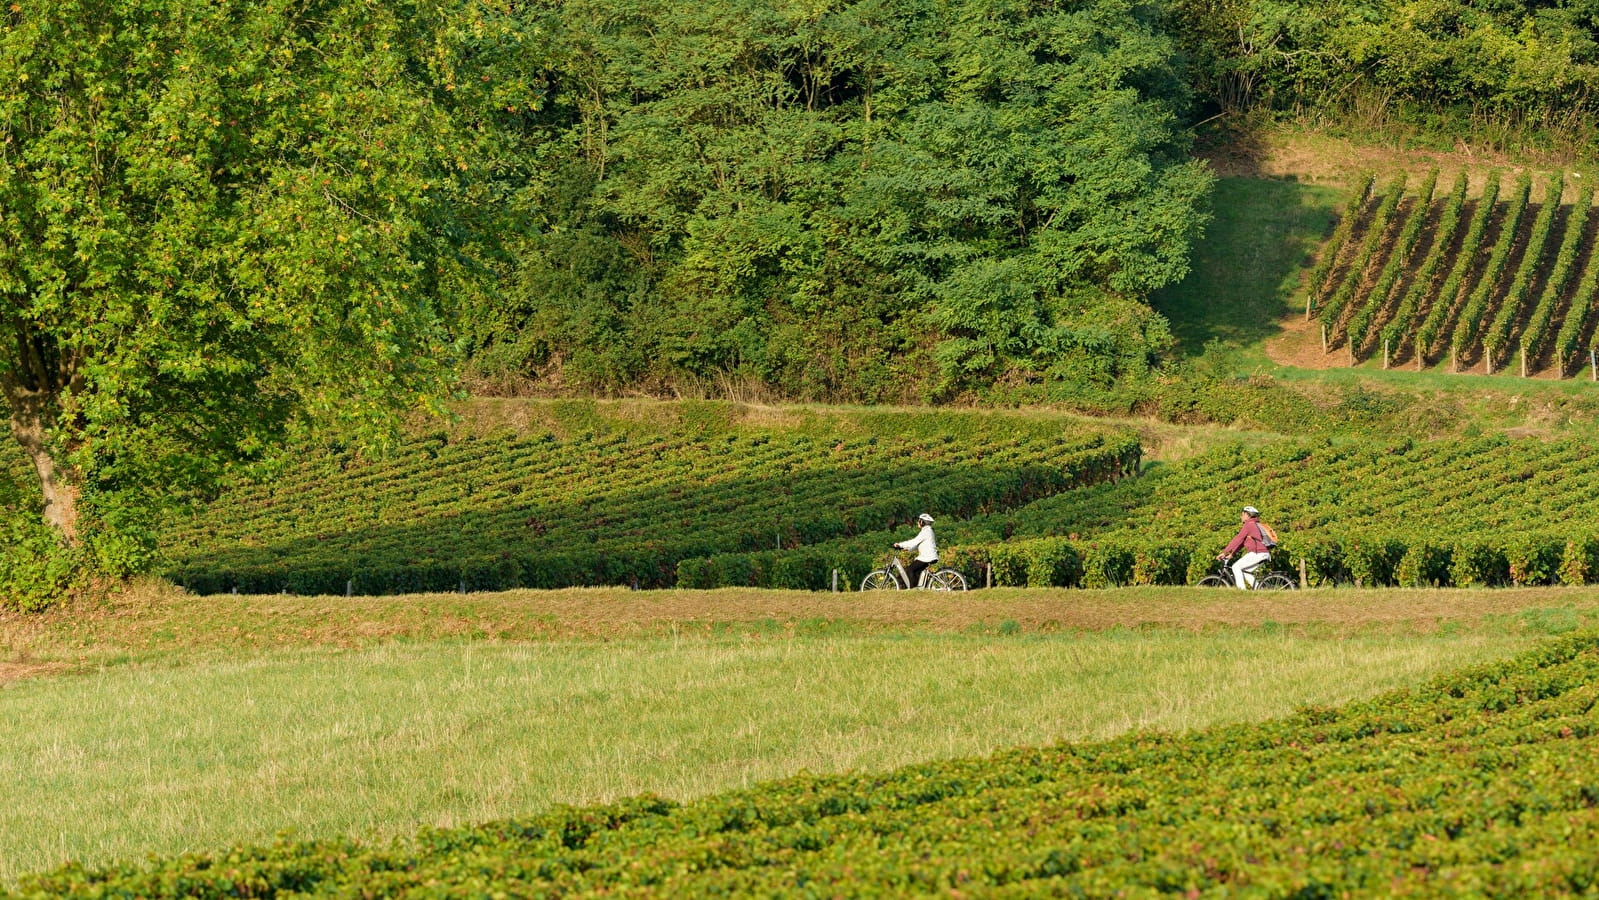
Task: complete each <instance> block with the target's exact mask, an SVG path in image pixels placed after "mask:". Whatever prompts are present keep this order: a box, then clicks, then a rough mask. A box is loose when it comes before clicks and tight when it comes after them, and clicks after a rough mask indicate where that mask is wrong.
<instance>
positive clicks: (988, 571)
mask: <svg viewBox="0 0 1599 900" xmlns="http://www.w3.org/2000/svg"><path fill="white" fill-rule="evenodd" d="M993 586H994V564H993V563H991V562H986V563H983V587H985V588H991V587H993Z"/></svg>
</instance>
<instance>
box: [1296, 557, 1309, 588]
mask: <svg viewBox="0 0 1599 900" xmlns="http://www.w3.org/2000/svg"><path fill="white" fill-rule="evenodd" d="M1308 581H1310V579H1309V578H1307V577H1305V558H1304V557H1303V556H1301V557H1299V587H1300V590H1303V589H1305V588H1306V587H1309V585H1308V584H1307V582H1308Z"/></svg>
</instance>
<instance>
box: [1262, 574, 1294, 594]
mask: <svg viewBox="0 0 1599 900" xmlns="http://www.w3.org/2000/svg"><path fill="white" fill-rule="evenodd" d="M1298 589H1299V585H1297V584H1294V580H1293V579H1292V578H1289V577H1288V576H1287V575H1279V574H1277V573H1272V574H1270V575H1267V576H1265V577H1264V578H1261V579H1260V580H1259V581H1256V582H1255V590H1257V591H1293V590H1298Z"/></svg>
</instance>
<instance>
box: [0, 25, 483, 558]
mask: <svg viewBox="0 0 1599 900" xmlns="http://www.w3.org/2000/svg"><path fill="white" fill-rule="evenodd" d="M4 15H5V16H6V26H5V28H4V29H3V31H0V387H3V389H4V399H5V404H6V407H7V409H8V412H9V416H10V423H11V427H12V432H13V434H14V435H15V436H16V437H17V439H18V441H19V443H20V444H21V445H22V447H23V448H24V449H25V450H26V451H27V453H28V455H29V457H30V458H31V461H32V463H33V465H34V468H35V470H36V471H37V472H38V474H39V476H40V480H41V484H42V485H43V488H44V490H43V498H42V500H43V504H44V513H45V518H46V520H47V521H48V522H49V523H50V525H51V526H53V528H54V529H55V531H56V534H57V537H58V539H59V541H60V542H61V543H63V544H65V545H67V546H69V547H72V548H75V549H74V552H78V553H83V552H90V551H94V552H96V553H98V555H99V556H100V557H101V560H100V561H101V562H103V563H106V564H108V565H110V567H111V568H113V569H115V568H118V567H123V568H126V567H128V566H136V565H139V564H140V563H141V554H143V553H145V552H147V550H148V546H149V545H148V541H147V540H146V539H145V536H143V535H141V534H140V530H141V529H144V528H147V527H148V523H149V520H148V518H146V517H143V516H142V515H140V514H138V513H137V512H136V510H137V509H139V508H141V507H142V506H144V505H147V504H148V503H150V502H152V501H153V500H154V499H155V498H161V497H168V498H170V497H173V496H183V495H184V494H186V493H189V492H193V491H196V490H200V489H203V488H204V486H205V485H206V484H208V483H209V482H210V481H211V479H212V478H213V477H214V476H215V475H216V473H217V472H218V471H219V470H220V469H222V468H224V467H226V466H227V465H229V464H231V463H233V462H237V461H239V460H244V459H250V458H255V457H259V456H260V455H261V454H262V453H263V452H264V451H266V450H268V449H270V448H271V447H273V446H275V445H277V444H278V443H279V442H280V440H281V439H282V437H283V436H284V435H285V434H287V433H290V432H292V431H294V430H295V429H298V428H303V427H305V426H306V425H308V424H310V423H315V422H338V423H339V424H340V429H341V431H342V432H343V433H345V434H346V435H351V436H358V435H360V434H363V433H375V431H374V430H375V429H381V427H382V426H383V425H384V423H385V422H386V421H389V420H390V419H391V418H392V414H393V413H392V411H394V410H396V409H404V408H406V407H409V406H412V405H415V404H417V403H422V402H426V400H427V398H429V397H432V396H437V395H438V394H439V392H440V389H441V386H442V385H443V384H444V383H445V382H444V380H443V375H444V373H445V371H446V370H447V368H448V353H447V352H446V350H447V348H446V346H445V343H444V333H443V331H442V330H441V329H440V328H439V317H438V315H437V310H436V308H435V306H436V305H435V303H434V297H435V296H436V295H437V294H438V293H439V292H440V290H441V288H442V287H443V286H445V285H448V284H451V283H452V282H455V281H458V280H460V278H461V274H460V273H461V270H462V268H463V264H462V263H461V262H460V260H461V258H462V257H461V256H460V253H459V251H460V249H461V242H460V241H456V240H453V239H452V235H451V229H452V228H457V227H458V226H459V225H460V218H461V217H460V216H458V215H457V214H456V210H457V209H458V207H459V204H458V203H457V202H455V201H456V200H457V199H458V195H459V194H460V193H461V191H460V190H459V188H460V187H461V185H460V184H459V183H458V182H460V181H462V180H463V179H464V175H465V172H466V168H467V167H468V166H467V162H466V160H467V154H468V152H469V150H470V149H471V147H470V142H468V141H464V140H462V139H460V137H459V135H458V134H457V133H456V132H457V131H458V129H457V128H455V126H454V125H453V124H452V123H453V122H454V121H455V119H454V118H453V117H452V116H451V115H449V113H448V110H447V108H446V106H445V104H444V103H441V102H439V101H438V100H436V98H435V95H436V94H447V93H448V91H449V83H448V82H449V79H450V76H451V72H452V70H451V69H449V68H447V67H445V66H444V65H442V64H440V61H447V60H449V59H452V58H454V56H455V55H456V54H454V53H453V52H449V53H446V52H444V51H445V50H447V49H449V48H451V47H452V46H453V44H454V43H458V40H459V39H458V37H457V36H456V35H454V33H453V32H452V29H455V28H458V27H459V26H460V24H461V23H460V21H459V20H450V19H448V18H447V17H445V16H443V15H442V14H439V13H438V11H436V10H431V9H429V8H428V7H426V6H425V5H420V4H419V5H407V4H367V3H357V2H348V0H267V2H254V0H252V2H243V0H118V2H110V0H51V2H49V3H29V2H21V3H16V4H11V5H10V7H9V11H8V12H6V13H5V14H4ZM36 502H37V501H32V500H30V499H28V498H27V497H26V496H23V497H22V498H21V499H19V500H18V501H17V502H16V504H14V505H16V506H22V507H26V506H28V505H30V503H36ZM35 544H37V542H35ZM21 545H22V542H12V546H21ZM43 555H44V556H51V555H52V554H48V553H46V554H43Z"/></svg>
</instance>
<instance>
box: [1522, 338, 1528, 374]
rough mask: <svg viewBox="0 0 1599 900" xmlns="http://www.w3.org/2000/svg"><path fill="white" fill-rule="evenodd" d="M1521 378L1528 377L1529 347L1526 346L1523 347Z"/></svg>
mask: <svg viewBox="0 0 1599 900" xmlns="http://www.w3.org/2000/svg"><path fill="white" fill-rule="evenodd" d="M1521 377H1522V378H1526V377H1527V347H1526V345H1525V344H1523V345H1522V347H1521Z"/></svg>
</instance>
